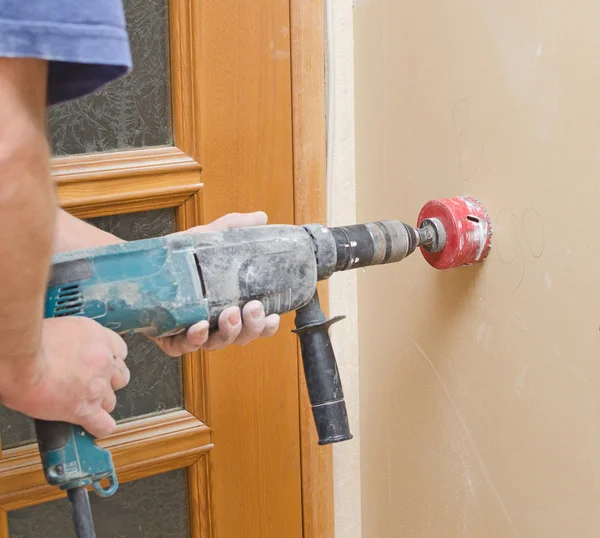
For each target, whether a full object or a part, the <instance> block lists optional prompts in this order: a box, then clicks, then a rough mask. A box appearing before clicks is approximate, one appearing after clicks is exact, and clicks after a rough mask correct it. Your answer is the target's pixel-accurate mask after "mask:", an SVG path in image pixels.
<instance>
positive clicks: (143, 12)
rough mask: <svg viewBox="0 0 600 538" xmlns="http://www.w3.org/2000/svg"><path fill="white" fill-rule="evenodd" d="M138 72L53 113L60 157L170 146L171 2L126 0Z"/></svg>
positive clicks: (55, 145)
mask: <svg viewBox="0 0 600 538" xmlns="http://www.w3.org/2000/svg"><path fill="white" fill-rule="evenodd" d="M124 5H125V13H126V17H127V29H128V32H129V39H130V43H131V52H132V56H133V69H132V71H131V72H130V73H129V74H127V75H126V76H124V77H122V78H120V79H118V80H115V81H113V82H111V83H109V84H107V85H106V86H104V87H103V88H101V89H99V90H98V91H96V92H94V93H93V94H90V95H87V96H85V97H82V98H81V99H76V100H74V101H69V102H66V103H61V104H60V105H57V106H54V107H51V109H50V110H49V111H48V122H49V130H50V134H51V139H52V148H53V152H54V154H55V155H65V154H68V155H74V154H77V153H90V152H102V151H113V150H117V149H118V150H123V149H127V148H139V147H147V146H158V145H164V144H167V145H170V144H171V143H172V136H171V120H170V99H169V73H168V48H167V40H168V37H167V34H168V24H167V22H168V17H167V11H168V7H167V6H168V1H167V0H152V1H148V0H125V2H124Z"/></svg>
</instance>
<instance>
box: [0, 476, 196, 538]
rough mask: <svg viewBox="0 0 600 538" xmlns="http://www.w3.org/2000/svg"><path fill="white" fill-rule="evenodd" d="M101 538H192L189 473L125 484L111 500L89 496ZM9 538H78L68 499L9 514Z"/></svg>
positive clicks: (155, 477)
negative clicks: (189, 517)
mask: <svg viewBox="0 0 600 538" xmlns="http://www.w3.org/2000/svg"><path fill="white" fill-rule="evenodd" d="M90 500H91V503H92V510H93V511H94V523H95V526H96V534H97V535H98V537H99V538H122V537H126V538H164V537H167V536H168V537H169V538H189V530H188V529H189V524H188V515H187V479H186V474H185V471H184V470H183V469H182V470H177V471H171V472H170V473H165V474H160V475H157V476H152V477H150V478H142V479H141V480H137V481H135V482H129V483H127V484H122V485H121V486H120V487H119V491H117V493H116V494H115V495H113V496H112V497H109V498H107V499H102V498H100V497H98V496H97V495H95V494H94V493H92V494H90ZM8 528H9V531H10V538H37V537H40V538H41V537H44V538H71V537H72V538H75V532H74V531H73V524H72V523H71V506H70V504H69V501H68V500H67V499H61V500H58V501H52V502H49V503H44V504H40V505H37V506H31V507H29V508H21V509H20V510H16V511H14V512H9V514H8Z"/></svg>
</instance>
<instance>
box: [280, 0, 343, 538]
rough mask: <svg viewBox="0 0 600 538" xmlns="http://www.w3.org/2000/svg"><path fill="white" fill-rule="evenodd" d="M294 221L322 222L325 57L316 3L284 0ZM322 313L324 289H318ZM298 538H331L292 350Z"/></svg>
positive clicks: (328, 470) (326, 470) (322, 472)
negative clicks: (297, 455) (299, 498)
mask: <svg viewBox="0 0 600 538" xmlns="http://www.w3.org/2000/svg"><path fill="white" fill-rule="evenodd" d="M290 10H291V13H290V17H291V32H290V33H291V55H292V88H293V90H292V128H293V148H294V216H295V222H296V224H307V223H321V224H325V223H326V217H327V200H326V196H327V195H326V193H327V181H326V173H327V172H326V132H325V79H324V71H325V56H324V40H323V30H324V27H323V22H324V13H323V2H322V0H290ZM319 294H320V297H321V302H322V305H323V309H324V310H325V311H327V300H326V298H327V285H326V284H321V285H319ZM298 373H299V375H298V380H299V394H300V446H301V461H302V504H303V527H304V535H303V538H333V537H334V534H335V525H334V500H333V451H332V448H331V446H319V445H318V444H317V441H318V437H317V435H316V431H315V425H314V421H313V416H312V410H311V406H310V401H309V399H308V393H307V390H306V381H305V377H304V369H303V367H302V356H301V354H300V350H298Z"/></svg>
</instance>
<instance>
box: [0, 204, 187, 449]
mask: <svg viewBox="0 0 600 538" xmlns="http://www.w3.org/2000/svg"><path fill="white" fill-rule="evenodd" d="M88 222H89V223H90V224H93V225H94V226H96V227H98V228H100V229H102V230H104V231H106V232H110V233H112V234H114V235H116V236H117V237H120V238H121V239H125V240H126V241H133V240H136V239H146V238H149V237H158V236H162V235H166V234H170V233H173V232H175V231H177V224H176V220H175V209H159V210H155V211H144V212H139V213H129V214H124V215H110V216H108V217H98V218H94V219H89V220H88ZM125 340H126V342H127V346H128V349H129V355H128V357H127V360H126V362H127V365H128V366H129V370H130V371H131V380H130V382H129V385H127V387H125V388H124V389H123V390H120V391H119V392H118V393H117V408H116V409H115V411H114V412H113V414H112V415H113V417H114V418H115V420H117V421H123V420H125V419H129V418H133V417H139V416H142V415H147V414H156V413H162V412H165V411H168V410H173V409H180V408H181V407H182V406H183V396H182V380H181V360H180V359H178V358H177V359H176V358H172V357H169V356H167V355H165V354H164V353H162V352H161V351H160V350H159V349H158V347H157V346H156V345H155V344H154V343H153V342H151V341H150V340H149V339H148V338H146V337H145V336H143V335H134V336H132V337H127V338H125ZM0 435H1V436H2V446H3V448H13V447H15V446H20V445H24V444H29V443H31V442H34V441H35V430H34V428H33V420H31V419H30V418H29V417H26V416H24V415H21V414H20V413H17V412H15V411H12V410H10V409H7V408H6V407H3V406H0Z"/></svg>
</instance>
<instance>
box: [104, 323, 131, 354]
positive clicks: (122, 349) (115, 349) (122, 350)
mask: <svg viewBox="0 0 600 538" xmlns="http://www.w3.org/2000/svg"><path fill="white" fill-rule="evenodd" d="M104 330H105V331H106V332H107V334H108V339H109V341H110V349H111V350H112V353H113V356H114V357H115V358H116V359H123V360H125V358H126V357H127V344H126V343H125V340H123V339H122V338H121V337H120V336H119V335H118V334H117V333H116V332H114V331H111V330H110V329H106V328H104Z"/></svg>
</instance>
